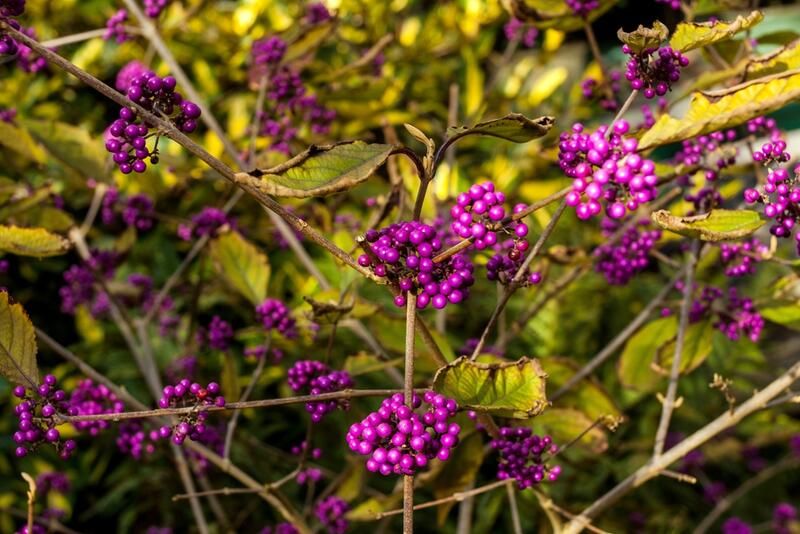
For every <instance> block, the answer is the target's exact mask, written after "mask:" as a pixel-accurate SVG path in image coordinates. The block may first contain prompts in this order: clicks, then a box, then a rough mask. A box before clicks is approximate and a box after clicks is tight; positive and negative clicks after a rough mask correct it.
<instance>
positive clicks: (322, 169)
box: [237, 141, 394, 198]
mask: <svg viewBox="0 0 800 534" xmlns="http://www.w3.org/2000/svg"><path fill="white" fill-rule="evenodd" d="M393 149H394V147H393V146H392V145H381V144H368V143H365V142H363V141H350V142H345V143H339V144H335V145H325V146H316V145H312V146H310V147H309V148H308V150H306V151H305V152H303V153H301V154H298V155H297V156H295V157H293V158H292V159H290V160H289V161H287V162H285V163H282V164H280V165H278V166H276V167H273V168H271V169H263V170H262V169H256V170H255V171H252V172H250V173H239V174H238V175H237V177H238V178H239V179H242V180H248V179H251V177H256V178H259V179H260V180H257V181H256V182H255V185H257V186H258V187H259V188H260V189H261V190H262V191H263V192H264V193H266V194H268V195H272V196H276V197H293V198H307V197H321V196H326V195H332V194H334V193H340V192H342V191H347V190H348V189H352V188H353V187H355V186H357V185H358V184H360V183H361V182H363V181H365V180H366V179H367V178H369V177H370V176H372V174H373V173H374V172H375V170H376V169H377V168H378V167H380V166H381V165H383V163H384V162H385V161H386V159H387V158H388V157H389V155H390V154H391V153H392V150H393Z"/></svg>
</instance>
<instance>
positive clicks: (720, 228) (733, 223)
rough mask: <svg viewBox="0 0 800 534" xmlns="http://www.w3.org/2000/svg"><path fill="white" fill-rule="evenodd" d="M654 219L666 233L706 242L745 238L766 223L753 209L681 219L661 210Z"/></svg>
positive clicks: (720, 211)
mask: <svg viewBox="0 0 800 534" xmlns="http://www.w3.org/2000/svg"><path fill="white" fill-rule="evenodd" d="M650 218H651V219H652V220H653V222H654V223H655V224H657V225H658V226H660V227H661V228H663V229H665V230H669V231H670V232H675V233H676V234H681V235H685V236H687V237H693V238H696V239H700V240H702V241H725V240H731V239H741V238H742V237H747V236H749V235H750V234H752V233H753V232H755V231H756V230H758V229H759V228H761V227H762V226H763V225H764V223H765V222H766V221H764V219H762V218H761V215H760V214H759V213H758V212H756V211H751V210H713V211H711V212H709V213H704V214H702V215H694V216H691V217H677V216H675V215H673V214H671V213H670V212H668V211H666V210H659V211H656V212H654V213H653V214H652V215H651V216H650Z"/></svg>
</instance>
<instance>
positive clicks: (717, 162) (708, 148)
mask: <svg viewBox="0 0 800 534" xmlns="http://www.w3.org/2000/svg"><path fill="white" fill-rule="evenodd" d="M736 139H737V134H736V130H725V131H718V132H712V133H710V134H708V135H701V136H698V137H695V138H692V139H687V140H686V141H684V142H683V144H682V147H681V150H680V151H679V152H678V153H677V154H676V155H675V157H674V158H673V163H674V164H675V165H685V166H686V167H689V170H690V172H693V171H694V168H695V167H699V168H701V169H703V170H705V179H706V180H707V181H709V182H713V181H715V180H716V179H717V178H718V177H719V173H720V171H722V170H723V169H725V168H726V167H729V166H731V165H733V164H734V163H736V149H735V147H733V146H731V143H733V142H735V141H736ZM723 147H725V148H726V150H723ZM727 147H730V150H727ZM681 178H682V180H685V181H688V180H689V175H685V176H683V177H681Z"/></svg>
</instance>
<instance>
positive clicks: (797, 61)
mask: <svg viewBox="0 0 800 534" xmlns="http://www.w3.org/2000/svg"><path fill="white" fill-rule="evenodd" d="M743 63H744V67H743V68H742V70H744V68H746V72H745V74H746V76H745V79H746V80H754V79H757V78H761V77H763V76H767V75H769V74H776V73H778V72H784V71H788V70H792V69H796V68H798V67H800V39H796V40H794V41H792V42H790V43H787V44H786V45H785V46H783V47H781V48H779V49H777V50H773V51H772V52H770V53H769V54H765V55H763V56H761V57H757V58H754V59H751V60H750V61H746V62H743Z"/></svg>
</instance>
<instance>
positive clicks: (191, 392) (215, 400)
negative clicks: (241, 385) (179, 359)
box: [158, 378, 225, 445]
mask: <svg viewBox="0 0 800 534" xmlns="http://www.w3.org/2000/svg"><path fill="white" fill-rule="evenodd" d="M185 406H192V407H194V408H198V409H199V408H201V407H203V406H217V407H219V408H223V407H224V406H225V397H223V396H222V395H220V387H219V384H217V383H216V382H209V383H208V385H206V387H203V386H201V385H200V384H199V383H197V382H192V381H190V380H189V379H188V378H184V379H183V380H181V381H180V382H178V383H177V384H175V385H174V386H173V385H169V386H164V390H163V391H162V396H161V398H160V399H158V407H159V408H178V407H185ZM207 417H208V412H206V411H204V410H194V411H192V412H191V413H189V414H186V415H184V416H183V418H182V420H181V421H180V422H179V423H178V424H176V425H175V426H174V428H170V427H168V426H163V427H161V428H160V429H159V430H158V433H159V435H160V437H162V438H164V437H167V436H169V435H170V434H172V441H173V443H175V444H176V445H181V444H182V443H183V442H184V440H185V439H186V437H187V436H188V437H189V438H190V439H192V440H193V441H200V440H201V439H202V437H203V435H204V433H205V431H206V429H207V427H206V423H205V421H206V419H207ZM165 434H166V436H165Z"/></svg>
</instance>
